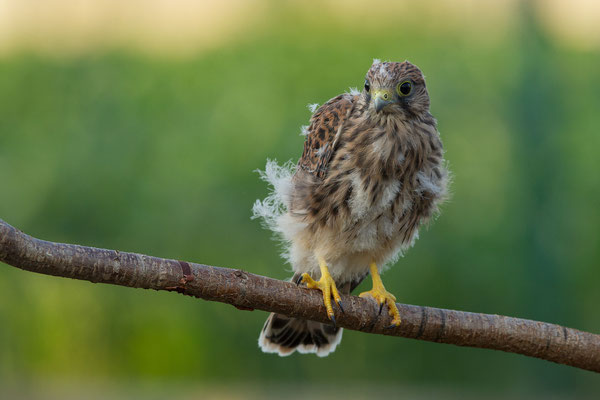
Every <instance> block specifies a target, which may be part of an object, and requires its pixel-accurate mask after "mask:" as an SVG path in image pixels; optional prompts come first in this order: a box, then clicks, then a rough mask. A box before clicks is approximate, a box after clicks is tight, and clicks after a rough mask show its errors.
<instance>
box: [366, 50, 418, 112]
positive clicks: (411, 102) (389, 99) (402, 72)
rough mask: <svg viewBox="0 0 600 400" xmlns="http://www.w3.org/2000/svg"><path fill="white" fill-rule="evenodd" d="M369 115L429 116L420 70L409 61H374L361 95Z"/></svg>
mask: <svg viewBox="0 0 600 400" xmlns="http://www.w3.org/2000/svg"><path fill="white" fill-rule="evenodd" d="M362 95H363V97H364V99H365V102H366V104H367V105H368V110H369V113H371V114H373V115H382V114H394V113H401V114H404V116H405V117H406V118H408V117H410V116H411V115H412V116H414V115H422V114H424V113H427V112H429V94H428V93H427V88H426V87H425V78H424V77H423V74H422V73H421V70H420V69H419V68H418V67H417V66H416V65H413V64H411V63H409V62H408V61H404V62H401V63H396V62H379V61H378V60H375V61H374V62H373V65H372V66H371V68H370V69H369V71H368V72H367V77H366V79H365V87H364V90H363V93H362Z"/></svg>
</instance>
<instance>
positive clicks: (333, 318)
mask: <svg viewBox="0 0 600 400" xmlns="http://www.w3.org/2000/svg"><path fill="white" fill-rule="evenodd" d="M331 322H333V328H334V329H335V328H337V326H336V325H335V315H332V316H331Z"/></svg>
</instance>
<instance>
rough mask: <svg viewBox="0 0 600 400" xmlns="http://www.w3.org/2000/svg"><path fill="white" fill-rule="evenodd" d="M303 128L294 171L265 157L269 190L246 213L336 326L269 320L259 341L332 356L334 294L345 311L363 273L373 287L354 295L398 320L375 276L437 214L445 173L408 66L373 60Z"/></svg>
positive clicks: (422, 90) (336, 337) (415, 73)
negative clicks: (279, 245)
mask: <svg viewBox="0 0 600 400" xmlns="http://www.w3.org/2000/svg"><path fill="white" fill-rule="evenodd" d="M313 112H314V110H313ZM304 130H305V134H306V140H305V142H304V152H303V153H302V157H301V158H300V161H299V162H298V164H297V165H296V166H293V165H292V164H291V163H288V164H286V165H284V166H283V167H280V166H278V165H277V164H276V163H275V162H273V161H269V162H268V163H267V167H266V170H265V171H264V172H261V175H262V178H263V179H264V180H266V181H267V182H269V183H270V184H271V185H272V187H273V190H272V191H271V193H270V194H269V196H268V197H267V198H266V199H265V200H263V201H258V200H257V202H256V203H255V205H254V208H253V211H254V216H255V217H262V218H264V220H265V222H266V224H267V226H268V227H269V228H270V229H272V230H273V231H275V232H276V233H278V234H279V235H280V236H281V237H282V238H283V240H284V243H285V253H284V255H285V256H286V258H287V260H288V261H289V262H290V264H291V265H292V267H293V270H294V273H295V274H294V277H293V278H292V280H293V281H294V282H296V283H297V284H306V286H307V287H308V288H315V289H319V290H321V291H322V292H323V300H324V303H325V306H326V309H327V315H328V317H329V318H330V319H331V320H332V322H333V323H332V324H322V323H319V322H314V321H307V320H301V319H296V318H289V317H286V316H284V315H279V314H271V315H270V316H269V318H268V319H267V321H266V323H265V325H264V328H263V330H262V332H261V334H260V338H259V345H260V347H261V348H262V350H263V351H265V352H268V353H278V354H279V355H281V356H285V355H289V354H291V353H293V352H294V351H295V350H298V351H299V352H300V353H316V354H317V355H319V356H326V355H327V354H329V353H330V352H332V351H334V350H335V348H336V346H337V345H338V343H339V342H340V340H341V338H342V329H341V328H339V327H336V326H335V314H334V309H333V304H332V298H333V301H334V302H335V303H336V304H337V306H338V307H339V308H340V309H341V310H342V311H343V309H342V304H341V298H340V295H339V293H350V292H351V291H352V290H353V289H354V288H355V287H356V286H358V284H359V283H360V282H361V281H362V280H363V279H364V278H365V277H366V276H367V274H369V273H370V274H371V276H372V279H373V289H371V290H370V291H368V292H364V293H361V294H360V296H361V297H365V296H366V297H371V298H373V299H375V301H377V303H378V304H380V307H383V305H387V308H388V310H389V314H390V316H391V317H392V321H391V323H392V325H398V324H400V314H399V312H398V308H397V307H396V303H395V301H396V298H395V297H394V296H393V295H392V294H391V293H389V292H388V291H387V290H386V289H385V288H384V286H383V283H382V281H381V277H380V275H379V274H380V273H381V271H382V269H385V268H382V267H384V266H386V265H389V264H391V263H393V262H394V261H395V260H397V257H398V256H399V255H400V254H401V253H402V251H403V250H406V249H407V248H409V247H410V246H412V244H413V243H414V241H415V239H416V238H417V236H418V229H419V226H420V225H421V224H423V223H424V222H426V221H428V220H429V219H430V218H431V217H432V216H433V215H434V214H435V213H436V212H437V211H438V205H439V204H440V203H441V201H442V200H443V199H444V198H445V196H446V188H447V184H448V175H449V174H448V171H447V169H446V167H445V162H444V158H443V154H444V151H443V148H442V142H441V140H440V135H439V133H438V131H437V124H436V120H435V118H434V117H433V116H432V115H431V114H430V113H429V94H428V92H427V88H426V86H425V79H424V77H423V74H422V73H421V71H420V70H419V68H418V67H416V66H415V65H413V64H411V63H409V62H408V61H405V62H402V63H395V62H379V61H378V60H375V61H374V63H373V65H372V66H371V68H370V69H369V71H368V72H367V76H366V80H365V85H364V89H363V90H362V92H358V91H352V93H345V94H342V95H339V96H337V97H335V98H333V99H331V100H329V101H328V102H327V103H325V104H324V105H323V106H321V107H320V108H318V109H317V110H316V112H314V114H313V115H312V118H311V120H310V126H309V127H308V128H307V129H306V128H304ZM380 310H381V308H380Z"/></svg>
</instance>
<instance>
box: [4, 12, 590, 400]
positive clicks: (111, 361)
mask: <svg viewBox="0 0 600 400" xmlns="http://www.w3.org/2000/svg"><path fill="white" fill-rule="evenodd" d="M273 12H274V13H276V17H274V18H272V20H270V22H269V23H266V24H265V25H264V26H262V27H261V29H260V30H259V31H257V32H256V33H255V34H254V35H251V36H249V37H247V38H246V39H243V40H239V41H236V42H233V43H230V44H229V45H227V46H225V47H222V48H219V49H216V50H211V51H210V52H205V53H202V54H198V55H197V56H195V57H190V58H185V59H169V58H158V57H150V56H147V55H145V56H143V55H140V54H136V53H135V52H133V51H116V50H115V51H105V52H102V53H100V54H89V55H86V56H78V57H73V58H58V59H56V58H50V57H42V56H36V55H34V54H31V53H27V54H18V55H12V56H10V57H5V58H4V59H2V60H0V182H1V185H2V186H1V201H0V217H1V218H3V219H5V220H6V221H7V222H9V223H11V224H13V225H15V226H17V227H19V228H20V229H22V230H23V231H25V232H27V233H29V234H32V235H34V236H37V237H40V238H45V239H49V240H54V241H63V242H69V243H79V244H84V245H91V246H96V247H107V248H115V249H120V250H125V251H135V252H141V253H146V254H151V255H156V256H161V257H169V258H177V259H185V260H190V261H195V262H200V263H206V264H211V265H218V266H224V267H238V268H243V269H245V270H248V271H251V272H254V273H258V274H263V275H268V276H272V277H276V278H280V279H284V278H287V277H289V276H290V271H289V266H286V265H283V263H282V261H281V260H280V258H279V257H278V253H279V248H278V246H277V244H276V243H275V242H273V241H272V240H270V239H271V235H270V233H269V232H267V231H265V230H263V229H261V227H260V225H259V223H258V222H257V221H252V220H250V214H251V213H250V208H251V205H252V203H253V202H254V200H255V199H257V198H261V197H264V196H265V194H266V191H267V189H266V187H265V185H264V184H263V183H262V182H260V181H259V179H258V176H257V174H256V173H254V172H253V171H254V170H256V169H257V168H261V167H263V166H264V163H265V160H266V158H267V157H269V158H276V159H278V160H280V161H285V160H287V159H297V158H298V157H299V156H300V154H301V151H302V142H303V138H302V137H301V136H300V126H301V125H304V124H306V123H307V121H308V118H309V113H308V111H307V109H306V104H308V103H313V102H319V103H321V104H322V103H323V102H325V101H326V100H328V99H329V98H331V97H333V96H335V95H336V94H338V93H340V92H343V91H346V90H347V89H348V86H356V87H360V86H361V85H362V83H363V76H364V73H365V72H366V70H367V69H368V67H369V66H370V63H371V59H372V58H374V57H377V58H381V59H386V60H404V59H409V60H411V61H412V62H414V63H416V64H417V65H419V66H420V67H421V68H422V70H423V71H424V72H425V74H426V76H427V79H428V86H429V91H430V94H431V98H432V113H433V114H434V115H435V116H436V118H437V119H438V121H439V128H440V131H441V133H442V138H443V140H444V144H445V148H446V151H447V152H446V157H447V159H448V160H449V162H450V166H451V169H452V171H453V174H454V182H453V185H452V192H453V196H452V199H451V201H449V202H448V203H447V204H446V205H445V206H444V208H443V213H442V215H441V217H440V218H439V219H438V220H437V221H435V223H433V224H432V226H431V228H426V229H423V230H422V232H421V238H420V240H418V241H417V244H416V245H415V247H414V248H413V249H412V250H411V251H409V252H408V253H407V255H406V256H405V257H404V258H402V259H401V260H400V261H399V262H398V265H397V266H396V267H395V268H393V269H391V270H390V271H389V272H388V273H386V274H385V276H384V281H385V283H386V286H387V287H388V288H389V289H390V290H391V291H392V292H393V293H395V294H396V295H397V297H398V298H399V300H400V301H402V302H406V303H411V304H422V305H430V306H436V307H444V308H455V309H461V310H468V311H473V312H486V313H498V314H505V315H511V316H516V317H524V318H531V319H541V320H545V321H548V322H554V323H560V324H565V325H568V326H572V327H574V328H578V329H582V330H587V331H593V332H599V331H600V317H599V316H598V311H597V310H598V308H597V305H598V304H600V291H599V290H598V282H600V269H599V268H598V267H599V262H600V229H599V228H598V227H599V226H600V207H598V204H600V182H599V179H598V173H597V171H598V170H600V158H599V157H598V156H597V149H598V148H600V135H598V127H599V126H600V113H599V112H598V110H599V109H600V68H598V65H600V53H598V52H583V51H576V50H573V49H570V48H566V47H561V46H559V45H558V44H556V43H554V42H552V41H551V40H550V39H548V38H547V37H546V36H545V35H544V32H543V31H540V30H539V29H538V27H537V25H536V22H535V19H534V18H532V16H531V15H529V16H528V12H527V10H525V11H523V12H522V15H517V16H515V20H514V26H513V27H512V28H511V29H510V30H509V31H507V32H506V33H505V34H504V35H502V36H501V37H500V38H499V39H497V40H490V41H486V40H482V39H481V38H477V40H476V39H475V38H474V37H473V35H471V34H470V33H469V32H468V31H456V32H448V31H442V30H439V31H436V30H435V27H429V28H428V29H422V30H419V29H414V26H412V27H410V26H406V27H403V24H398V25H396V26H394V27H393V29H391V30H386V31H385V34H382V32H381V31H379V30H377V29H371V28H372V26H350V25H347V24H342V23H340V22H335V21H328V20H326V19H324V18H322V19H319V18H316V17H315V18H313V17H310V16H306V15H305V16H298V15H294V14H293V13H291V12H286V11H285V9H280V10H275V11H273ZM369 285H370V283H369V282H367V283H363V287H368V286H369ZM363 287H361V288H360V289H362V288H363ZM265 318H266V314H265V313H262V312H258V311H256V312H251V313H249V312H242V311H238V310H236V309H234V308H232V307H230V306H227V305H223V304H217V303H209V302H203V301H199V300H195V299H191V298H187V297H183V296H176V295H173V294H168V293H156V292H148V291H142V290H132V289H128V288H121V287H111V286H103V285H92V284H90V283H87V282H78V281H71V280H65V279H57V278H52V277H46V276H38V275H34V274H31V273H27V272H22V271H19V270H16V269H13V268H8V267H6V266H3V267H2V268H1V273H0V381H4V382H25V384H26V385H27V383H28V382H29V383H31V385H33V386H35V382H39V381H40V380H53V379H57V380H66V379H74V380H94V381H100V382H103V381H127V380H138V381H144V380H154V381H156V382H161V381H165V382H166V381H168V382H178V381H183V380H186V381H192V382H231V381H238V382H247V381H253V382H254V383H255V384H258V383H260V382H262V383H264V384H267V383H268V384H272V383H277V382H279V383H281V382H295V383H296V384H298V383H299V382H302V381H304V382H311V383H315V384H328V383H332V382H333V383H347V382H354V383H357V382H370V383H371V384H377V382H381V383H383V382H387V384H388V385H389V384H390V383H394V384H397V385H411V386H415V385H417V386H419V385H422V386H425V387H444V386H445V387H461V386H465V385H466V386H467V387H470V388H472V389H474V390H483V391H486V392H495V391H504V392H505V391H506V390H507V389H506V387H507V386H508V387H510V388H511V389H509V390H511V391H530V392H531V393H533V392H536V391H540V390H541V391H542V392H548V393H549V392H550V391H552V392H555V393H563V392H564V393H571V394H579V395H585V394H589V393H594V392H596V393H597V391H598V389H600V386H599V384H598V381H597V378H595V377H594V376H593V375H592V374H591V373H587V372H584V371H578V370H575V369H572V368H568V367H563V366H557V365H554V364H551V363H547V362H543V361H538V360H534V359H528V358H525V357H521V356H516V355H509V354H504V353H500V352H494V353H492V352H489V351H484V350H477V349H468V348H458V347H453V346H448V345H439V344H432V343H422V342H418V341H413V340H404V339H398V338H389V337H380V336H375V335H366V334H361V333H357V332H349V331H346V332H345V333H344V340H343V342H342V345H341V347H339V348H338V350H337V351H336V352H335V353H334V354H333V355H331V356H330V357H328V358H326V359H319V358H317V357H314V356H298V355H294V356H292V357H288V358H279V357H275V356H273V355H265V354H262V353H261V352H260V351H259V350H258V348H257V344H256V340H257V337H258V333H259V330H260V328H261V327H262V324H263V321H264V319H265Z"/></svg>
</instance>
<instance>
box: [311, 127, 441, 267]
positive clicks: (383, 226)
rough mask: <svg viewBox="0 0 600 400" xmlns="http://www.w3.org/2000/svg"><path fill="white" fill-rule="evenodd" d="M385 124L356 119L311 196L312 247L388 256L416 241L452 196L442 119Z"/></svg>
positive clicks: (346, 129)
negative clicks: (446, 197)
mask: <svg viewBox="0 0 600 400" xmlns="http://www.w3.org/2000/svg"><path fill="white" fill-rule="evenodd" d="M378 122H379V123H373V122H371V121H360V120H353V119H352V118H350V119H349V121H348V124H347V125H346V126H345V127H344V128H343V129H344V131H343V132H341V135H340V138H339V141H338V143H336V146H337V149H336V153H335V157H334V158H333V159H332V160H331V163H330V166H329V170H328V173H327V175H326V177H325V179H323V180H322V181H320V182H319V181H315V182H313V184H312V185H308V186H310V189H312V193H311V194H307V193H305V198H306V199H307V200H308V203H307V204H306V205H307V210H308V215H307V219H306V221H307V222H308V225H307V229H308V230H309V231H310V232H311V236H312V237H314V238H316V241H317V242H315V243H313V247H317V248H321V252H322V253H327V254H324V255H327V256H329V257H335V255H336V254H363V255H364V256H365V258H371V259H375V260H377V261H379V262H381V261H384V260H385V259H388V258H389V257H391V256H393V255H394V254H396V253H398V251H400V250H401V249H402V248H405V247H408V246H410V245H411V244H412V242H413V240H414V238H415V236H416V234H417V230H418V227H419V225H420V223H421V222H423V221H424V220H426V219H428V218H429V217H430V216H431V214H432V213H433V212H434V211H435V209H436V205H437V202H438V200H439V199H440V198H441V197H443V196H444V194H445V186H446V173H445V170H444V169H443V166H442V162H443V158H442V157H443V154H442V145H441V142H440V140H439V135H438V133H437V129H436V127H435V120H434V119H433V118H428V119H424V120H418V121H410V122H409V121H402V120H400V119H394V118H388V119H382V120H381V121H378ZM306 189H309V187H307V188H306ZM330 243H336V247H335V248H332V247H331V246H329V244H330Z"/></svg>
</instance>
